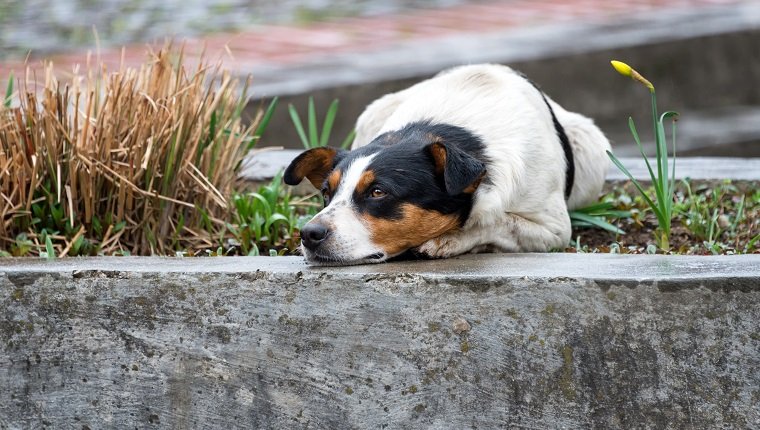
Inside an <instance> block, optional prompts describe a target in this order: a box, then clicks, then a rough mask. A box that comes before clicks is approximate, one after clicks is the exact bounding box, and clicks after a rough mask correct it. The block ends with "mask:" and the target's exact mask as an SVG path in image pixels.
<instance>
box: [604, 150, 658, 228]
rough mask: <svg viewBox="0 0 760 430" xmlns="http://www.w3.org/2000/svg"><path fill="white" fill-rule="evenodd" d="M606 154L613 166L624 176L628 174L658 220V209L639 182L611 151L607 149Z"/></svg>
mask: <svg viewBox="0 0 760 430" xmlns="http://www.w3.org/2000/svg"><path fill="white" fill-rule="evenodd" d="M607 155H608V156H609V157H610V160H612V162H613V163H614V164H615V166H617V168H618V169H620V171H621V172H623V174H624V175H625V176H628V179H630V180H631V182H632V183H633V185H634V186H635V187H636V189H638V190H639V193H641V197H642V198H643V199H644V200H645V201H646V202H647V204H648V205H649V207H650V208H652V211H653V212H654V214H655V216H657V219H658V220H660V219H661V217H662V214H661V212H660V209H659V208H658V207H657V206H656V205H655V204H654V202H653V201H652V199H650V198H649V196H648V195H647V193H646V192H644V188H643V187H642V186H641V184H640V183H639V181H637V180H636V179H635V178H634V177H633V175H631V172H629V171H628V169H626V168H625V166H623V163H621V162H620V160H618V159H617V157H615V156H614V155H613V154H612V152H610V151H607Z"/></svg>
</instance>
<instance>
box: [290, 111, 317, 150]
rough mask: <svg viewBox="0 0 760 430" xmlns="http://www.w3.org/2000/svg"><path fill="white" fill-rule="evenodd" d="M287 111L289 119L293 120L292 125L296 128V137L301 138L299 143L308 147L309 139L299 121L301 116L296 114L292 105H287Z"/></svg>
mask: <svg viewBox="0 0 760 430" xmlns="http://www.w3.org/2000/svg"><path fill="white" fill-rule="evenodd" d="M288 112H289V113H290V119H291V120H292V121H293V126H294V127H295V128H296V132H297V133H298V137H299V138H301V143H302V144H303V147H304V148H306V149H310V148H311V147H310V146H309V139H308V138H307V137H306V133H305V132H304V130H303V124H302V123H301V117H299V116H298V111H297V110H296V107H295V106H293V105H289V106H288Z"/></svg>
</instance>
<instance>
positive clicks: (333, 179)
mask: <svg viewBox="0 0 760 430" xmlns="http://www.w3.org/2000/svg"><path fill="white" fill-rule="evenodd" d="M340 175H341V173H340V170H334V171H333V172H332V173H330V176H328V177H327V186H328V188H329V189H330V192H331V193H332V192H333V191H335V189H336V188H338V184H340Z"/></svg>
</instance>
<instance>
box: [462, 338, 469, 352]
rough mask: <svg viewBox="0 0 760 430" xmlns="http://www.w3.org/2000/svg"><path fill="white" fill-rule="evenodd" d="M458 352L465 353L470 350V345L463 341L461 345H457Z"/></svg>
mask: <svg viewBox="0 0 760 430" xmlns="http://www.w3.org/2000/svg"><path fill="white" fill-rule="evenodd" d="M459 350H460V351H462V352H463V353H466V352H468V351H469V350H470V344H469V342H467V341H466V340H463V341H462V343H461V344H460V345H459Z"/></svg>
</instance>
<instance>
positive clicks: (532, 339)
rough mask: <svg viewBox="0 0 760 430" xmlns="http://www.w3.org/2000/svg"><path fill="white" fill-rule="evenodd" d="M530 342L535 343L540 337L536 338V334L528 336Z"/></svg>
mask: <svg viewBox="0 0 760 430" xmlns="http://www.w3.org/2000/svg"><path fill="white" fill-rule="evenodd" d="M528 340H529V341H531V342H535V341H537V340H538V336H536V335H535V334H532V335H530V336H528Z"/></svg>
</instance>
